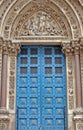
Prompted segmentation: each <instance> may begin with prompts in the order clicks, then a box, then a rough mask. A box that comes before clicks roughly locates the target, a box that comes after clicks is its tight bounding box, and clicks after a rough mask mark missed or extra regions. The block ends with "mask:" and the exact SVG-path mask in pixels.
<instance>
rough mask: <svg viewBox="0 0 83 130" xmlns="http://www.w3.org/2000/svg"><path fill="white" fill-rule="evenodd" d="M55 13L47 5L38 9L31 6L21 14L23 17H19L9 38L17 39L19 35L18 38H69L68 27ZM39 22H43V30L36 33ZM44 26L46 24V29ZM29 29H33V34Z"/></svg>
mask: <svg viewBox="0 0 83 130" xmlns="http://www.w3.org/2000/svg"><path fill="white" fill-rule="evenodd" d="M40 10H43V11H40ZM57 12H59V11H57ZM57 12H56V11H55V10H53V9H51V8H50V7H49V6H48V5H44V6H43V7H40V8H38V7H37V6H36V5H35V6H32V8H30V9H28V10H27V12H25V13H24V14H23V16H22V15H21V18H19V21H18V24H17V25H16V28H15V26H14V28H12V32H13V33H11V36H12V37H15V38H16V37H18V36H19V35H20V37H21V36H29V35H35V36H37V35H39V36H42V35H44V36H46V35H48V36H49V35H50V36H52V35H54V36H65V37H68V36H69V37H71V36H70V32H68V31H69V30H70V29H69V25H68V24H67V23H65V22H64V18H63V19H62V18H61V17H60V16H59V14H58V13H57ZM42 18H43V19H42ZM27 21H28V22H27ZM41 21H43V25H42V29H43V28H44V30H42V29H40V30H41V31H40V32H38V31H39V27H38V26H41V25H40V24H41ZM27 24H28V26H27ZM30 24H31V25H30ZM32 24H33V25H32ZM45 24H46V27H44V26H45ZM66 25H67V27H66ZM25 26H27V27H25ZM22 27H23V29H22ZM31 28H33V30H34V31H35V32H33V31H32V30H31ZM67 29H68V30H67ZM14 30H15V31H14ZM43 31H44V32H43ZM42 32H43V33H42ZM21 33H22V34H21ZM41 34H42V35H41Z"/></svg>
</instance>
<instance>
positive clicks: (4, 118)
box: [0, 108, 10, 130]
mask: <svg viewBox="0 0 83 130" xmlns="http://www.w3.org/2000/svg"><path fill="white" fill-rule="evenodd" d="M9 123H10V118H9V112H8V111H7V110H6V109H5V108H0V130H9Z"/></svg>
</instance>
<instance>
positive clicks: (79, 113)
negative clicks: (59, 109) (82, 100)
mask: <svg viewBox="0 0 83 130" xmlns="http://www.w3.org/2000/svg"><path fill="white" fill-rule="evenodd" d="M73 121H74V127H75V130H83V108H82V107H81V108H76V109H75V110H74V112H73Z"/></svg>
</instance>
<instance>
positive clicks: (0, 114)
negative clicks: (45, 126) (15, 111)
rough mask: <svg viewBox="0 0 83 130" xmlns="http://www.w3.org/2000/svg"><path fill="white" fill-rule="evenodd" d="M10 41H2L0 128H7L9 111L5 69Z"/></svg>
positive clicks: (2, 129)
mask: <svg viewBox="0 0 83 130" xmlns="http://www.w3.org/2000/svg"><path fill="white" fill-rule="evenodd" d="M9 43H10V41H4V40H3V43H2V72H1V107H0V130H9V122H10V117H9V112H8V110H7V76H8V75H7V71H8V66H7V65H8V52H9Z"/></svg>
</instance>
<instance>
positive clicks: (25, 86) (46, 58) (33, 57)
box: [16, 46, 67, 130]
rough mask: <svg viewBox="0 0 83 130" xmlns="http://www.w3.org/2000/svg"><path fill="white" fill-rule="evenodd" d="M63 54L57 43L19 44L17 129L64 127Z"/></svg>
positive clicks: (64, 86) (36, 129)
mask: <svg viewBox="0 0 83 130" xmlns="http://www.w3.org/2000/svg"><path fill="white" fill-rule="evenodd" d="M65 74H66V72H65V57H64V55H63V54H62V52H61V48H60V47H59V46H22V48H21V52H20V54H19V55H18V59H17V89H16V91H17V92H16V94H17V115H16V118H17V123H16V124H17V125H16V126H17V127H16V130H50V129H51V130H67V112H66V75H65Z"/></svg>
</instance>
